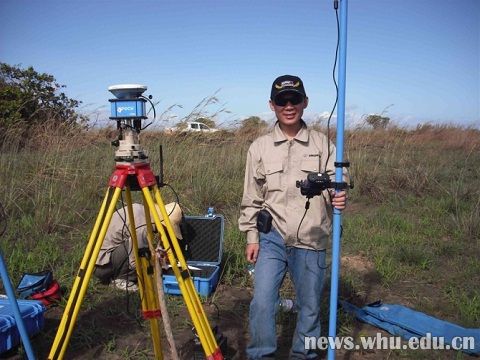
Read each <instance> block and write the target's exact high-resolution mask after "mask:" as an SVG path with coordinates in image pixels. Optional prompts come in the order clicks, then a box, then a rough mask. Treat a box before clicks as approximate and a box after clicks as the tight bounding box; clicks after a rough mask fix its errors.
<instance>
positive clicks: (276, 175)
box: [264, 161, 283, 191]
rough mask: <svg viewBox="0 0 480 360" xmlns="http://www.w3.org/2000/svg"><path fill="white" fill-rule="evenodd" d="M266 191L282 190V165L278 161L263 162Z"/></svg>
mask: <svg viewBox="0 0 480 360" xmlns="http://www.w3.org/2000/svg"><path fill="white" fill-rule="evenodd" d="M264 167H265V178H266V183H267V191H278V190H282V175H283V165H282V162H280V161H275V162H269V163H265V165H264Z"/></svg>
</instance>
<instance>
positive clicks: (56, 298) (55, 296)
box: [30, 280, 62, 306]
mask: <svg viewBox="0 0 480 360" xmlns="http://www.w3.org/2000/svg"><path fill="white" fill-rule="evenodd" d="M30 297H31V298H32V299H34V300H40V301H41V302H42V303H43V305H45V306H49V305H53V304H58V303H59V302H60V300H61V298H62V294H61V291H60V285H59V284H58V282H57V281H56V280H53V281H52V283H51V284H50V286H49V287H48V288H47V290H45V291H40V292H37V293H35V294H32V295H30Z"/></svg>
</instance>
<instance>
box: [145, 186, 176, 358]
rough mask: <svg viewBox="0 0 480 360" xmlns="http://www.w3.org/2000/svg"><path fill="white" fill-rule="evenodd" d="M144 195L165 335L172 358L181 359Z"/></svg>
mask: <svg viewBox="0 0 480 360" xmlns="http://www.w3.org/2000/svg"><path fill="white" fill-rule="evenodd" d="M142 197H143V207H144V211H145V220H146V226H147V240H148V247H149V248H150V252H151V253H152V259H153V263H154V266H155V269H154V274H155V280H156V283H155V285H156V290H157V299H158V304H159V306H160V312H161V315H162V322H163V327H164V329H165V336H166V338H167V342H168V344H169V346H170V355H171V357H172V360H179V356H178V352H177V348H176V346H175V340H174V339H173V333H172V326H171V323H170V316H169V314H168V309H167V302H166V300H165V293H164V290H163V281H162V268H161V266H160V259H159V257H158V254H157V252H156V247H155V245H154V242H153V240H154V236H153V226H152V219H151V217H150V210H149V207H148V204H147V202H146V200H145V196H144V195H143V194H142Z"/></svg>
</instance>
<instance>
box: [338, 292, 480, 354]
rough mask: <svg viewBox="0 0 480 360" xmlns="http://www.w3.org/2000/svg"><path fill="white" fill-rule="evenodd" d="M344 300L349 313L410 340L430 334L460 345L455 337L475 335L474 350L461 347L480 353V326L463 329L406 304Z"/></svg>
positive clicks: (469, 352)
mask: <svg viewBox="0 0 480 360" xmlns="http://www.w3.org/2000/svg"><path fill="white" fill-rule="evenodd" d="M340 303H341V304H342V307H343V308H344V309H345V310H346V311H347V312H349V313H352V314H354V315H355V316H356V317H357V318H358V319H359V320H361V321H363V322H366V323H368V324H371V325H374V326H376V327H379V328H381V329H384V330H386V331H388V332H389V333H390V334H392V335H398V336H401V337H402V338H404V339H407V340H408V339H410V338H411V337H417V338H421V337H425V336H427V334H430V335H431V336H432V337H443V338H444V343H445V344H449V345H450V346H452V345H453V346H458V345H459V341H457V340H456V341H455V344H453V340H454V338H458V337H461V338H465V339H466V338H473V340H474V341H473V342H472V341H470V342H469V345H470V346H472V345H473V349H459V350H462V351H463V352H465V353H468V354H477V355H478V354H480V328H479V329H468V328H463V327H461V326H458V325H455V324H452V323H449V322H447V321H444V320H440V319H437V318H434V317H432V316H429V315H426V314H424V313H421V312H418V311H415V310H412V309H410V308H408V307H406V306H403V305H394V304H383V303H381V302H377V303H374V304H371V305H367V306H364V307H363V308H359V307H356V306H355V305H352V304H350V303H348V302H346V301H340ZM462 340H463V339H462Z"/></svg>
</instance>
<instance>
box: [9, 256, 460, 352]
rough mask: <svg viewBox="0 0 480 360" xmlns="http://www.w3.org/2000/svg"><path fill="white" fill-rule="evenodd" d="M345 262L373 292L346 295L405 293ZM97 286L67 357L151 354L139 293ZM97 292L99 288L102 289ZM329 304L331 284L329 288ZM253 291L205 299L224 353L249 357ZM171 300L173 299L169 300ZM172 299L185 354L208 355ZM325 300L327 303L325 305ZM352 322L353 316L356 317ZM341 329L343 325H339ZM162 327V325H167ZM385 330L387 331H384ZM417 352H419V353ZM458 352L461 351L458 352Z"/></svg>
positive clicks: (281, 337) (42, 341)
mask: <svg viewBox="0 0 480 360" xmlns="http://www.w3.org/2000/svg"><path fill="white" fill-rule="evenodd" d="M342 268H343V269H344V270H347V271H348V270H349V269H350V270H353V271H355V272H356V273H358V274H359V276H361V277H362V278H363V279H364V280H366V283H368V284H370V285H369V286H370V287H369V289H368V294H361V295H359V294H352V293H351V290H350V289H348V288H347V287H346V286H345V285H344V284H340V293H341V297H342V298H347V299H349V301H351V302H354V303H355V302H357V303H358V304H362V303H364V302H365V301H367V300H370V301H371V300H372V299H373V300H375V299H383V300H389V301H390V302H392V301H391V300H395V299H396V297H397V296H396V295H395V294H401V293H402V290H401V289H397V290H395V291H389V292H386V291H385V289H382V288H381V287H380V286H379V285H378V281H377V280H378V279H377V276H376V274H375V271H374V268H373V265H372V264H371V263H370V262H369V261H368V260H366V259H365V258H362V257H361V256H345V257H343V258H342ZM103 290H104V291H102V289H99V290H97V289H96V290H95V291H98V292H99V293H101V294H102V295H101V300H100V301H98V302H97V303H96V304H95V305H92V304H89V303H88V301H86V304H83V305H82V309H81V310H80V314H79V318H78V320H77V323H76V327H75V329H74V332H73V335H72V338H71V340H70V343H69V346H68V349H67V353H66V355H65V359H95V358H97V359H151V358H153V350H152V345H151V338H150V335H149V334H150V331H149V325H148V323H147V322H145V321H144V320H143V319H141V318H140V316H139V309H140V305H139V301H138V297H137V294H135V293H133V294H132V293H130V294H129V295H128V296H127V294H126V293H125V292H122V291H112V289H103ZM292 294H293V289H288V285H287V289H285V286H284V287H283V288H282V294H281V295H283V296H285V295H287V296H288V297H290V296H291V295H292ZM97 295H98V293H97ZM323 295H324V304H328V298H329V289H328V287H326V288H325V291H324V294H323ZM251 296H252V288H251V287H250V286H246V287H239V286H225V285H223V284H221V283H220V284H219V286H218V287H217V289H216V292H215V295H214V296H213V297H211V298H209V299H208V301H207V302H206V303H204V309H205V311H206V313H207V316H208V318H209V321H210V324H211V325H212V327H216V328H217V329H218V331H217V337H218V343H219V344H222V350H223V354H224V356H225V358H226V359H230V360H234V359H240V360H241V359H246V356H245V348H246V345H247V343H248V309H249V304H250V300H251ZM396 300H397V302H398V303H403V304H405V305H408V303H405V300H406V299H401V298H397V299H396ZM170 301H172V300H170ZM170 301H169V314H170V319H171V322H172V324H173V328H174V331H173V332H174V339H175V342H176V347H177V349H178V352H179V355H180V358H181V359H186V360H191V359H203V358H204V357H203V356H202V355H201V354H202V353H201V351H200V353H198V352H196V350H198V346H196V345H195V340H194V339H195V336H194V333H193V331H192V326H191V322H190V317H189V315H188V312H187V311H186V310H185V308H184V306H182V298H181V297H175V299H173V301H172V303H170ZM325 307H326V306H324V308H325ZM171 308H172V311H171V310H170V309H171ZM61 316H62V310H61V308H60V307H57V308H51V309H49V310H47V312H46V313H45V328H44V330H43V331H42V332H41V333H40V334H39V335H37V336H36V337H34V338H33V339H32V347H33V349H34V351H35V352H36V353H37V356H38V359H46V358H47V356H48V353H49V351H50V347H51V343H52V339H53V338H54V336H55V333H56V331H57V328H58V324H59V322H60V319H61ZM322 317H323V319H322V335H326V334H327V332H328V325H327V321H328V309H322ZM277 323H278V326H277V331H278V333H277V335H278V351H277V357H276V358H277V359H280V360H281V359H288V353H289V348H290V344H291V339H292V334H293V331H294V328H295V324H296V314H295V313H294V312H289V313H281V314H280V315H279V317H278V319H277ZM351 323H352V322H351ZM337 330H338V331H340V329H338V328H337ZM348 330H349V335H351V336H353V337H356V336H359V335H372V336H375V334H376V333H377V332H378V331H379V330H378V329H376V328H374V327H372V326H369V325H366V324H362V323H360V322H358V321H353V326H351V327H350V328H349V329H348ZM162 333H163V328H162ZM382 334H383V335H384V336H388V334H387V333H385V332H382ZM162 340H163V344H162V349H163V351H164V359H167V360H168V359H170V358H171V357H170V355H169V347H168V343H167V342H166V340H165V339H164V338H163V339H162ZM320 355H321V356H320V358H322V359H323V358H326V355H327V354H326V351H324V352H322V353H320ZM418 355H421V356H420V358H425V359H443V358H445V359H451V358H455V355H456V354H455V353H453V352H440V351H437V352H435V353H434V354H432V353H426V352H421V353H418ZM336 357H337V358H338V359H349V360H354V359H387V358H402V359H408V358H411V353H410V354H408V353H407V354H402V353H401V352H398V351H397V352H392V351H385V350H374V351H370V352H366V351H345V350H337V351H336ZM3 358H7V359H21V358H23V357H22V356H21V355H19V353H18V352H15V351H12V352H10V353H8V354H5V355H4V356H3ZM415 358H418V357H417V356H415ZM457 358H458V357H457Z"/></svg>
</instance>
